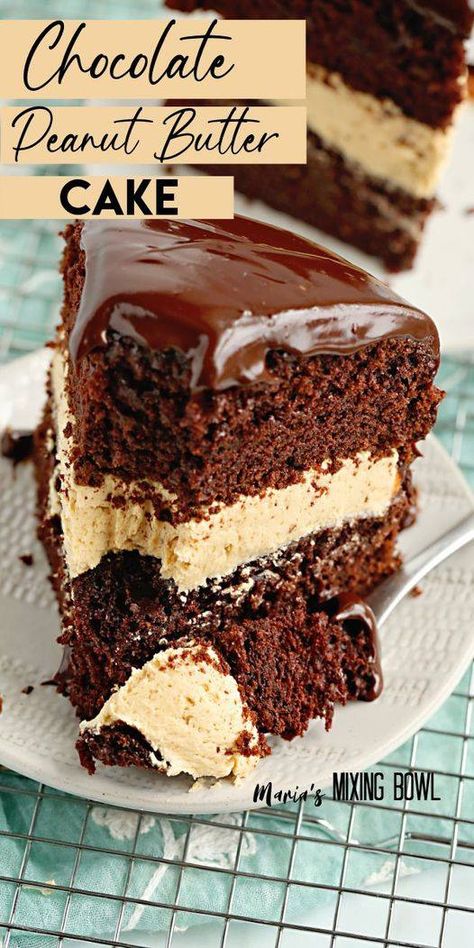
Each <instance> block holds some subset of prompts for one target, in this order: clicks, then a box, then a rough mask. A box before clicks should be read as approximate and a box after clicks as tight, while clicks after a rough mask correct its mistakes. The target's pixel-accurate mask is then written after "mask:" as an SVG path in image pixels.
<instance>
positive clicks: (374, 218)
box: [207, 131, 436, 272]
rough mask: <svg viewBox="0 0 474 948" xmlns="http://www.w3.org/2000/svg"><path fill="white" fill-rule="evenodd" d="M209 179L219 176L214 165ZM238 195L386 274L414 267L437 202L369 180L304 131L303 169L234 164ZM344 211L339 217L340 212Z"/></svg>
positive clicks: (376, 179) (220, 169) (283, 166)
mask: <svg viewBox="0 0 474 948" xmlns="http://www.w3.org/2000/svg"><path fill="white" fill-rule="evenodd" d="M207 170H208V172H209V174H223V173H224V172H223V168H222V166H219V165H212V166H211V167H209V168H208V169H207ZM233 174H234V180H235V187H236V190H238V191H240V192H241V193H242V194H245V195H247V196H248V197H250V198H256V199H258V200H261V201H264V202H265V203H267V204H269V205H270V206H271V207H274V208H276V209H277V210H279V211H283V212H284V213H286V214H290V215H292V216H293V217H298V218H300V219H301V220H304V221H306V223H308V224H311V226H313V227H318V228H319V229H320V230H323V231H326V232H327V233H328V234H332V235H333V236H335V237H338V238H339V239H340V240H344V241H345V242H346V243H349V244H353V245H354V246H355V247H359V249H360V250H363V251H364V252H365V253H367V254H370V255H372V256H374V257H379V258H380V259H381V260H382V261H383V263H384V264H385V266H386V267H387V269H388V270H391V271H393V272H397V271H399V270H405V269H409V268H410V267H411V266H412V265H413V262H414V259H415V255H416V252H417V249H418V245H419V243H420V240H421V237H422V234H423V229H424V227H425V224H426V221H427V219H428V217H429V215H430V214H431V212H432V211H433V209H434V208H435V206H436V200H435V198H432V197H431V198H417V197H413V196H412V195H411V194H409V193H408V192H406V191H404V190H402V189H401V188H399V187H392V186H387V185H386V184H385V183H384V181H383V180H381V179H378V178H374V177H373V176H370V175H367V174H366V173H365V172H364V171H363V170H362V169H361V168H359V167H358V166H357V165H356V164H353V163H350V162H347V161H346V160H345V159H344V158H343V156H342V155H341V154H340V153H338V152H337V151H335V150H334V149H332V148H330V147H328V146H326V145H325V144H324V143H323V141H322V140H321V138H320V137H319V136H318V135H315V134H314V133H313V132H311V131H310V132H308V152H307V164H306V165H266V166H265V174H264V175H262V173H261V169H260V168H259V167H258V165H236V166H235V168H234V171H233ZM341 208H343V213H341Z"/></svg>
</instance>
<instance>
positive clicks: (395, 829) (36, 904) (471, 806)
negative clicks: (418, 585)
mask: <svg viewBox="0 0 474 948" xmlns="http://www.w3.org/2000/svg"><path fill="white" fill-rule="evenodd" d="M469 680H470V673H467V674H466V675H465V677H464V680H463V682H461V684H460V685H459V686H458V689H457V693H456V695H452V696H451V697H450V698H449V699H448V701H447V702H446V703H445V705H444V706H443V707H442V708H441V710H440V711H438V713H437V714H436V715H435V717H434V718H433V719H432V720H431V722H430V727H431V728H434V729H436V731H437V732H438V731H441V730H444V731H449V732H450V734H451V735H459V736H457V737H456V736H450V737H442V736H440V734H439V733H432V732H431V731H426V730H425V731H422V732H420V734H419V735H418V736H417V738H416V749H415V753H413V739H412V740H411V741H409V742H408V743H407V744H405V745H404V746H402V747H400V748H398V749H397V751H395V752H394V754H392V755H391V757H390V758H387V760H386V761H385V762H384V763H383V764H379V765H377V768H374V769H377V770H382V772H383V773H384V774H385V786H386V790H387V793H386V797H385V799H384V801H383V808H382V807H381V806H378V805H377V804H371V805H370V806H367V805H359V806H356V807H355V813H354V818H353V821H352V827H351V835H350V841H351V842H352V843H353V844H354V843H355V841H358V842H359V843H360V844H361V846H360V847H359V848H357V847H356V846H351V847H350V848H349V851H348V858H347V864H346V871H345V877H344V886H345V888H346V889H347V888H349V889H350V888H356V889H360V888H366V889H367V892H372V893H376V892H377V891H382V890H383V886H384V885H386V883H387V880H390V876H391V872H392V871H393V867H394V864H395V857H394V856H392V855H391V853H392V852H394V851H395V850H396V849H397V847H398V845H399V839H400V832H401V828H402V814H401V812H400V808H401V805H400V803H398V804H397V803H396V804H395V805H394V806H393V808H392V809H391V808H390V805H391V803H392V802H393V798H392V793H391V785H392V779H393V772H394V770H395V769H405V768H406V767H408V765H409V763H410V760H411V761H412V764H413V765H414V766H415V767H417V766H418V767H427V768H430V767H435V768H436V769H437V770H445V771H447V772H456V771H457V770H458V768H459V766H460V763H461V754H462V745H463V741H462V736H461V735H462V733H463V731H464V727H465V717H466V708H467V697H465V696H462V695H466V694H467V693H468V691H469ZM466 773H467V774H471V775H474V754H471V757H470V759H469V760H468V762H467V770H466ZM472 784H473V781H466V782H465V785H464V795H463V799H462V804H461V811H460V813H459V814H458V815H459V816H460V817H461V818H462V817H464V818H469V817H471V818H472V813H473V812H474V786H473V785H472ZM7 787H8V788H10V790H12V791H14V790H15V789H19V790H27V789H31V790H34V789H35V785H34V784H33V783H32V782H31V781H28V780H26V779H24V778H22V777H19V776H18V775H15V774H11V773H7V772H3V773H0V832H2V833H3V832H4V831H6V832H7V834H8V833H10V832H12V833H13V834H18V835H19V836H21V835H22V834H28V832H29V829H30V826H31V822H32V819H33V817H34V810H35V805H36V796H35V794H34V793H32V794H31V796H29V795H24V794H23V795H22V794H20V793H15V792H7V790H6V788H7ZM457 787H458V779H457V778H455V777H450V776H444V777H443V776H437V778H436V785H435V789H436V791H437V795H438V796H439V797H441V800H440V801H439V803H436V804H433V803H431V802H428V803H424V802H419V801H417V803H416V804H415V805H414V806H413V808H414V809H416V810H417V811H418V812H419V815H413V814H410V813H409V814H408V817H407V818H406V823H405V830H404V831H405V835H406V840H405V843H404V846H403V857H402V861H401V866H400V874H401V876H402V877H403V876H404V875H406V874H408V873H419V872H422V871H424V870H426V869H427V868H429V867H430V866H431V867H432V866H433V865H434V864H435V863H434V862H432V861H431V860H435V859H436V858H437V857H438V858H439V857H440V856H441V857H443V858H448V857H449V852H450V844H451V838H452V828H453V824H452V822H451V820H450V819H449V817H451V818H452V817H454V816H455V815H456V804H457ZM386 807H388V808H386ZM284 809H285V814H286V816H285V817H282V816H280V815H279V814H277V813H276V814H275V815H272V816H270V817H269V816H268V815H264V814H261V813H259V812H258V811H255V812H253V813H249V814H247V816H246V825H245V831H244V834H243V842H242V844H241V852H240V861H239V871H240V872H242V873H250V874H258V875H259V876H261V877H262V878H259V879H257V880H253V879H249V878H244V877H239V878H238V879H237V882H236V885H235V889H234V893H233V897H232V914H233V915H237V916H243V917H245V918H248V919H252V918H265V919H268V920H269V921H278V920H279V918H280V915H281V911H282V907H283V902H284V898H285V884H284V882H283V881H273V880H284V879H285V878H286V876H287V874H288V871H289V866H290V860H291V859H292V834H293V829H294V825H295V822H294V818H295V815H296V812H297V807H295V806H294V805H291V804H290V805H287V806H285V808H284ZM350 809H351V808H350V806H349V805H347V804H345V803H336V802H334V801H333V800H332V799H330V798H329V797H327V798H325V799H324V800H323V804H322V807H321V808H319V809H315V807H314V806H313V803H312V801H308V802H307V803H306V804H305V809H304V816H303V820H302V822H301V824H300V826H299V837H300V839H299V842H298V843H297V845H296V849H295V852H294V854H293V859H292V870H291V885H290V890H289V895H288V899H287V905H286V911H285V921H286V923H289V924H291V923H296V924H300V923H301V922H302V920H303V919H304V917H305V915H307V914H308V913H309V912H310V911H313V910H314V909H315V907H322V908H324V907H325V908H327V910H328V911H330V910H331V909H332V908H333V907H334V904H335V900H336V898H337V895H336V893H335V892H331V891H328V890H327V889H326V888H325V887H337V886H338V885H339V883H340V879H341V871H342V865H343V859H344V852H345V849H344V846H343V845H340V844H337V843H336V842H334V841H333V840H332V839H331V838H330V836H328V834H327V833H326V832H324V831H322V830H321V829H320V828H319V827H317V826H315V825H314V823H312V822H311V820H312V818H314V817H315V816H316V817H322V818H323V819H325V820H327V821H328V822H329V823H330V824H331V826H332V827H334V829H335V830H336V831H337V832H338V833H339V834H341V838H342V839H346V838H347V832H348V828H349V819H350ZM243 817H244V815H243V814H230V815H229V814H228V815H223V816H220V817H214V818H213V817H202V818H201V821H198V822H194V823H193V826H192V829H191V833H190V836H189V839H188V842H187V846H186V852H185V853H184V847H185V842H186V836H187V832H186V831H187V828H188V824H187V822H186V820H184V819H183V818H179V817H152V816H147V815H144V816H142V818H141V819H142V823H141V832H138V834H137V827H138V824H137V820H138V817H137V816H136V815H135V814H133V813H130V812H129V811H122V810H118V809H112V808H106V807H103V806H97V805H95V804H90V803H87V802H86V801H84V800H81V799H79V798H74V797H70V796H67V795H65V794H62V793H59V792H56V791H53V790H46V791H45V796H44V797H43V798H42V800H41V803H40V805H39V808H38V809H37V810H36V816H35V818H34V826H33V834H32V835H33V837H34V840H35V841H34V842H33V843H32V845H31V848H30V850H29V852H27V860H26V868H25V870H24V874H23V878H24V880H25V883H26V885H24V886H23V888H22V890H21V894H20V897H19V899H18V902H17V905H16V909H15V915H14V921H15V922H16V923H17V924H20V925H21V924H26V925H30V926H32V927H34V928H35V930H36V931H37V932H38V931H41V930H45V931H48V930H49V931H51V930H57V929H58V928H59V929H60V928H61V924H62V921H63V917H64V913H65V911H67V918H66V923H65V930H66V931H67V932H68V934H71V935H74V934H77V933H80V934H81V935H82V936H86V935H87V936H95V937H97V936H100V935H104V936H112V935H113V933H114V930H115V927H116V926H117V925H118V922H119V916H120V912H121V902H120V899H118V900H114V899H112V898H105V897H104V896H103V895H102V893H106V894H107V895H109V896H118V897H121V896H123V895H125V896H126V897H128V899H134V898H135V899H140V900H142V901H143V902H144V903H145V906H144V907H142V906H141V905H139V904H137V903H131V902H130V901H127V902H126V904H125V909H124V912H123V916H122V920H121V925H122V927H121V931H122V936H121V937H122V938H123V939H124V940H126V938H125V936H126V934H127V933H130V934H131V932H132V931H135V932H159V931H163V930H165V931H166V930H168V928H169V924H170V920H171V915H172V909H171V906H172V905H173V904H174V902H175V900H176V898H177V889H178V885H179V897H178V900H177V901H178V904H179V907H180V908H179V911H178V912H177V915H176V921H175V924H176V928H177V929H187V928H189V927H190V926H192V925H198V924H201V923H203V922H209V920H210V918H209V915H206V912H215V913H219V912H221V913H226V911H227V910H228V903H229V896H230V891H231V885H232V876H231V875H230V874H228V873H227V872H219V868H220V869H232V867H233V866H234V862H235V857H236V854H237V846H238V841H239V833H238V831H237V829H236V828H238V827H240V826H241V825H242V819H243ZM227 826H230V829H227V828H226V827H227ZM458 826H459V839H458V846H460V845H462V844H463V843H464V844H470V846H471V847H472V846H473V845H474V826H472V825H469V823H463V822H462V821H461V822H460V823H459V824H458ZM259 830H260V831H262V830H263V831H265V832H261V833H259V832H258V831H259ZM270 833H272V834H274V835H270ZM412 834H415V836H416V838H414V839H413V838H411V837H412ZM428 836H435V837H437V838H438V840H441V841H442V840H445V842H444V843H443V842H437V843H431V842H428V841H426V837H428ZM0 839H1V841H0V854H1V855H0V866H1V870H0V872H1V875H2V876H9V877H15V876H16V875H17V874H18V872H19V871H20V870H21V865H22V860H24V854H25V841H24V840H23V839H21V838H18V836H17V837H15V836H14V835H13V836H11V837H10V836H8V835H6V836H3V838H2V837H0ZM42 840H47V841H48V842H43V841H42ZM53 841H56V844H55V843H54V842H53ZM134 842H135V846H134ZM77 844H82V847H83V848H82V853H81V856H80V859H79V861H78V863H76V862H75V860H76V853H77V849H76V846H77ZM371 846H379V847H381V848H382V849H384V850H386V852H374V851H370V847H371ZM364 847H368V848H367V849H366V848H364ZM132 849H134V851H135V856H134V861H133V865H132V869H131V872H130V874H129V876H128V875H127V873H128V870H129V862H130V860H129V858H128V856H129V854H130V853H131V851H132ZM101 850H102V852H101ZM104 850H107V852H104ZM461 852H462V850H461ZM470 852H472V850H468V849H465V853H466V857H465V858H467V859H469V853H470ZM147 856H153V857H158V858H159V857H164V858H165V859H171V860H175V861H178V862H179V860H180V859H182V858H183V857H184V858H185V859H186V862H192V863H195V864H196V868H189V867H186V868H185V869H184V872H183V875H182V879H181V883H180V884H179V880H180V869H179V866H177V865H173V866H167V865H166V864H165V863H158V864H157V863H156V862H151V861H147V860H146V857H147ZM463 858H464V857H463ZM269 876H271V877H272V879H268V878H265V877H269ZM29 880H31V881H34V882H36V883H41V884H42V886H40V887H38V888H32V887H29V886H28V881H29ZM305 882H306V883H308V882H309V883H311V887H308V886H306V887H305V885H304V883H305ZM53 883H54V884H53ZM71 884H73V886H74V888H75V889H76V890H77V889H79V890H84V894H76V893H75V894H74V895H73V896H72V898H71V900H70V902H69V905H68V895H67V887H68V886H69V885H71ZM61 886H64V887H65V888H64V889H61V888H60V887H61ZM314 886H320V888H316V889H315V888H314ZM13 892H14V886H13V885H9V884H8V883H6V882H5V883H0V932H1V926H2V922H3V923H5V922H6V921H7V920H8V918H9V915H10V912H11V909H12V898H13ZM97 893H101V895H98V894H97ZM196 909H198V910H199V914H198V913H197V912H196V911H193V910H196ZM43 944H45V945H46V944H49V943H48V942H44V943H43V942H42V941H41V936H40V935H36V936H27V935H25V934H23V935H22V940H21V945H22V946H23V945H24V946H25V948H26V946H28V948H29V946H30V945H31V946H35V948H36V946H37V945H38V946H39V945H43Z"/></svg>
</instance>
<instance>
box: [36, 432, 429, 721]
mask: <svg viewBox="0 0 474 948" xmlns="http://www.w3.org/2000/svg"><path fill="white" fill-rule="evenodd" d="M46 428H47V425H46ZM42 442H43V443H44V433H43V435H42V436H41V437H40V439H39V445H40V446H41V443H42ZM37 470H38V471H39V472H40V488H41V490H40V494H41V498H42V508H43V520H42V523H43V526H42V538H43V541H44V542H45V545H46V548H47V551H48V555H49V557H50V561H51V564H52V570H53V582H54V585H55V589H56V593H57V595H58V599H59V602H60V607H61V612H62V615H63V628H64V632H63V640H62V641H63V643H64V644H65V645H66V646H67V650H68V658H67V661H66V664H65V667H64V668H63V670H62V673H61V675H60V686H61V688H62V690H65V691H66V692H67V693H68V694H69V697H70V699H71V701H72V703H73V704H74V705H75V707H76V708H77V709H78V711H79V713H80V715H81V717H83V718H86V719H91V718H93V717H94V716H95V715H96V714H98V713H99V711H100V709H101V707H102V705H103V704H104V702H105V701H106V700H107V699H108V697H109V696H110V694H111V693H112V691H113V689H114V687H115V686H117V685H118V686H120V685H123V684H124V683H125V682H126V681H127V678H128V677H129V675H130V673H131V670H132V669H133V668H140V667H142V666H143V664H144V663H145V662H147V661H149V660H150V659H151V658H152V657H153V656H154V655H155V654H156V653H157V652H158V651H159V650H160V649H163V648H166V647H168V646H169V645H170V644H172V643H176V642H179V641H180V640H182V639H186V640H189V639H190V638H192V637H193V636H197V635H199V637H200V638H202V639H203V640H205V641H207V642H210V643H211V644H212V645H214V646H215V648H216V649H217V650H218V651H219V653H220V654H222V655H223V657H224V659H225V660H226V661H227V662H228V664H229V666H230V668H231V671H232V673H233V675H234V677H235V678H236V680H237V681H238V683H239V685H241V686H242V687H243V688H244V690H245V697H246V700H247V703H248V705H249V707H250V708H251V709H252V710H254V711H255V713H256V714H257V717H258V719H259V722H260V724H259V728H260V729H261V730H269V731H271V732H272V733H280V734H283V733H285V734H290V733H291V732H292V728H294V731H293V733H300V732H301V730H302V729H304V727H305V726H306V723H307V720H309V718H308V719H306V711H304V713H303V712H302V711H299V710H298V701H299V700H301V694H300V695H299V697H298V694H297V692H296V691H295V692H294V693H293V691H292V689H293V686H294V683H295V677H294V676H293V678H292V680H291V681H290V680H288V676H287V675H286V673H285V671H284V669H285V667H286V664H285V663H286V658H283V656H287V655H288V656H290V655H291V661H292V663H293V665H294V671H295V675H296V674H297V675H298V676H299V679H300V680H301V682H306V683H308V681H309V680H310V679H311V680H312V677H313V672H315V668H316V665H315V663H317V662H322V661H323V656H322V655H321V654H319V652H318V653H316V652H315V654H314V655H312V653H311V652H308V651H307V649H306V646H304V643H305V642H307V647H308V648H309V645H310V644H311V641H312V639H311V635H312V633H311V629H313V631H314V630H316V631H317V634H318V636H319V635H320V634H322V631H324V629H326V632H325V634H328V635H329V631H330V630H332V631H331V634H334V635H336V634H339V635H340V634H342V633H340V629H339V633H338V632H337V629H338V628H339V626H338V623H337V621H336V623H335V624H334V617H333V616H331V608H330V607H329V605H328V601H329V600H333V597H334V596H336V595H338V594H340V593H341V591H347V590H349V591H352V592H353V593H355V594H358V595H366V594H367V593H368V592H369V591H370V590H371V589H372V588H373V587H374V586H375V585H376V584H377V583H378V582H379V581H380V580H381V579H383V578H384V577H385V576H386V575H388V574H389V573H390V572H392V571H393V570H394V569H395V568H396V567H397V566H398V557H397V554H396V552H395V549H394V547H395V540H396V536H397V533H398V530H399V529H400V527H401V525H403V524H404V522H405V521H406V518H407V517H408V515H409V513H410V511H411V509H412V506H413V495H412V491H411V489H410V485H409V477H408V476H407V480H406V484H405V486H404V489H403V490H402V491H401V492H400V494H399V496H398V497H397V499H396V500H395V502H394V503H393V504H392V506H391V508H390V510H389V512H388V514H387V515H386V516H385V517H382V518H380V519H379V520H363V521H361V522H360V523H357V524H346V526H345V527H344V528H343V529H342V530H339V531H337V532H335V531H331V530H328V531H325V532H323V533H321V534H319V535H318V536H314V537H307V538H305V540H303V541H301V542H300V543H298V544H294V545H292V546H290V547H288V548H287V549H286V550H283V551H281V552H280V553H279V554H278V555H277V556H273V557H267V558H263V559H261V560H259V561H257V562H253V563H249V564H246V565H244V566H242V567H240V568H239V569H237V570H235V572H234V573H233V574H232V575H231V576H229V577H226V578H223V579H222V580H220V581H219V582H217V583H212V582H209V583H207V584H206V585H205V586H204V587H201V588H200V589H199V590H195V591H193V592H190V593H188V594H185V595H183V594H179V593H178V592H177V590H176V587H175V585H174V583H173V582H172V581H169V580H163V578H162V577H161V575H160V564H159V562H158V561H157V560H156V559H154V558H152V557H143V556H140V555H139V554H137V553H120V554H114V553H111V554H109V555H108V556H107V557H105V558H104V559H103V560H102V561H101V563H100V564H99V566H98V567H96V568H95V569H94V570H91V571H89V572H87V573H83V574H82V575H80V576H78V577H76V579H74V580H73V581H72V583H71V582H70V581H69V580H68V577H67V573H66V572H65V570H64V562H63V555H62V537H61V530H60V524H59V521H58V519H57V518H54V517H53V518H51V517H49V516H48V513H47V505H48V490H49V478H50V473H51V460H50V455H49V454H48V452H46V451H44V449H43V451H42V453H41V454H40V457H39V460H38V464H37ZM45 511H46V513H45ZM71 593H72V594H73V608H71V603H72V599H71ZM295 623H296V625H295ZM328 623H329V625H328ZM305 624H306V626H307V629H306V632H305ZM314 634H316V632H314ZM305 636H309V638H305ZM308 643H309V644H308ZM347 644H348V643H347V642H346V645H347ZM305 649H306V651H305ZM299 653H301V654H299ZM318 656H319V657H318ZM329 657H330V656H329ZM310 659H311V661H310ZM288 660H290V659H289V658H288ZM309 661H310V666H308V662H309ZM356 667H359V666H354V665H351V663H350V662H348V664H347V665H344V668H345V672H344V674H345V676H346V680H347V683H348V684H347V687H348V688H349V691H350V692H351V694H354V695H363V694H366V695H367V688H368V687H369V685H370V687H372V686H373V685H374V682H373V681H372V683H371V684H370V681H371V674H372V672H370V673H368V678H367V677H365V678H364V676H363V675H362V676H361V675H359V674H358V673H357V671H356ZM317 668H320V665H317ZM270 669H271V670H272V671H271V674H270ZM372 670H373V669H372ZM318 674H319V675H321V674H322V672H321V670H320V671H319V672H318ZM272 676H273V678H272ZM364 681H365V685H364ZM301 688H302V689H303V685H301ZM285 689H287V691H285ZM323 690H324V689H323ZM369 690H370V688H369ZM292 695H293V696H292ZM308 700H309V699H308ZM311 700H312V701H313V705H312V708H313V711H314V713H315V714H323V713H326V712H325V711H324V708H325V707H326V706H325V704H324V702H323V698H322V696H321V695H320V694H319V695H318V696H317V698H316V697H313V698H312V699H311ZM318 702H319V704H318ZM321 702H322V703H321ZM318 708H319V710H318ZM326 710H327V711H328V712H329V705H328V706H327V708H326ZM307 711H308V713H309V710H308V709H307ZM311 716H312V715H309V717H311ZM305 722H306V723H305Z"/></svg>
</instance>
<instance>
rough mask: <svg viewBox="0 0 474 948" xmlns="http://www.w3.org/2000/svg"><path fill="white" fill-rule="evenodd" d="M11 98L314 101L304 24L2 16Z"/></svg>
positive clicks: (2, 77)
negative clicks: (308, 90) (308, 87)
mask: <svg viewBox="0 0 474 948" xmlns="http://www.w3.org/2000/svg"><path fill="white" fill-rule="evenodd" d="M0 48H1V56H0V88H1V90H2V97H3V98H4V99H25V98H40V99H81V98H98V99H130V98H132V99H133V98H136V99H154V100H155V101H156V100H160V99H162V98H174V99H185V98H186V99H188V98H189V99H192V98H194V99H209V98H213V99H239V98H240V99H266V98H271V99H287V100H288V99H304V98H305V95H306V65H305V23H304V21H303V20H217V19H214V20H213V19H212V17H210V18H208V19H202V20H201V19H194V18H183V19H178V20H174V19H171V18H170V19H169V20H86V21H81V20H59V19H58V20H2V21H1V22H0Z"/></svg>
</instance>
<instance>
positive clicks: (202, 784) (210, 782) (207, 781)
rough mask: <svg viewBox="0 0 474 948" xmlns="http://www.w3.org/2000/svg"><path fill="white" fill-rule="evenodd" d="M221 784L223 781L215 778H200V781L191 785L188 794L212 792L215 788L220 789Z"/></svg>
mask: <svg viewBox="0 0 474 948" xmlns="http://www.w3.org/2000/svg"><path fill="white" fill-rule="evenodd" d="M220 783H221V781H220V780H217V779H216V778H215V777H198V779H197V780H195V781H194V783H193V784H191V786H190V788H189V790H188V793H195V792H196V791H199V790H212V789H213V787H218V786H219V785H220Z"/></svg>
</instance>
